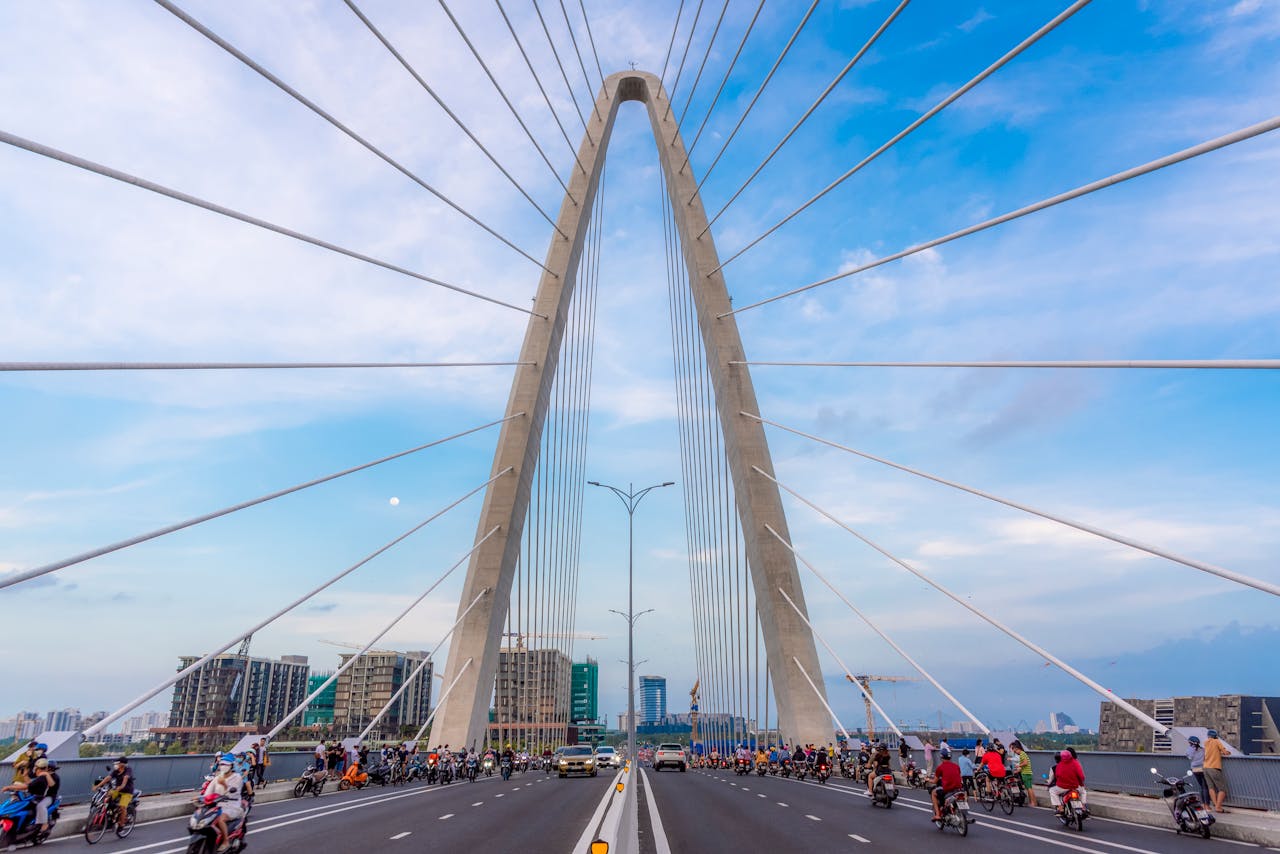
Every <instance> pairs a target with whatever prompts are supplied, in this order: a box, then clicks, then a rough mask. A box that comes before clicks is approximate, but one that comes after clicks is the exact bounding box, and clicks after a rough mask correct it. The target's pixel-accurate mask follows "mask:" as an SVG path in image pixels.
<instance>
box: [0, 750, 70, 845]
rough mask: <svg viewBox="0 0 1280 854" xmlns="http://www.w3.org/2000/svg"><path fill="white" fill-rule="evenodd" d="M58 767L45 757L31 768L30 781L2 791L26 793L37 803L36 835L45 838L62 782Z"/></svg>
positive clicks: (13, 784)
mask: <svg viewBox="0 0 1280 854" xmlns="http://www.w3.org/2000/svg"><path fill="white" fill-rule="evenodd" d="M57 767H58V766H57V765H53V764H50V762H49V760H48V759H45V758H44V757H43V756H42V757H40V758H39V759H37V760H36V761H35V763H34V766H33V767H32V768H31V775H30V779H29V780H27V781H26V782H25V783H11V784H9V785H8V786H5V787H4V788H3V789H0V792H26V793H27V794H28V795H30V796H31V797H32V798H34V799H35V802H36V834H37V838H39V837H40V836H43V835H44V833H45V831H47V830H48V828H49V807H51V806H53V800H54V798H56V797H58V787H59V786H60V785H61V784H62V781H61V780H60V779H59V778H58V775H57V773H56V771H55V769H56V768H57Z"/></svg>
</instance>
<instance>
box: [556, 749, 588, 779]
mask: <svg viewBox="0 0 1280 854" xmlns="http://www.w3.org/2000/svg"><path fill="white" fill-rule="evenodd" d="M556 770H557V771H558V772H559V773H560V776H561V777H568V776H569V775H570V774H585V775H587V776H588V777H594V776H596V756H595V751H593V750H592V749H591V746H590V745H577V746H573V747H566V748H564V749H563V750H561V751H560V758H559V759H558V760H557V764H556Z"/></svg>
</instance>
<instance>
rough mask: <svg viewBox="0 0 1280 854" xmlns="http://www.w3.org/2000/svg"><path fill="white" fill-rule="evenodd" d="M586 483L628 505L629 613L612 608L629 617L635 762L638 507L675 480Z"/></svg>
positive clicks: (630, 747)
mask: <svg viewBox="0 0 1280 854" xmlns="http://www.w3.org/2000/svg"><path fill="white" fill-rule="evenodd" d="M587 483H589V484H591V485H592V486H599V487H601V488H602V489H607V490H609V491H610V492H612V493H613V494H614V495H616V496H618V498H619V500H621V501H622V505H623V506H624V507H626V508H627V613H625V614H623V613H622V612H621V611H613V609H612V608H610V609H609V610H611V611H613V612H614V613H615V614H618V615H619V616H621V617H622V618H623V619H625V620H626V621H627V667H628V670H627V759H629V760H630V761H632V762H635V761H636V620H637V619H639V618H640V617H642V616H643V615H645V614H647V613H649V611H652V610H653V609H652V608H650V609H649V610H648V611H641V612H640V613H639V614H637V613H636V607H635V606H636V600H635V580H636V577H635V564H636V561H635V558H636V550H635V531H636V524H635V522H636V518H635V517H636V508H637V507H638V506H640V499H642V498H644V497H645V496H646V495H648V494H649V493H650V492H652V491H653V490H655V489H661V488H662V487H664V486H675V481H673V480H669V481H667V482H666V483H655V484H654V485H653V486H646V487H645V488H644V489H642V490H640V491H639V492H636V491H635V487H634V485H633V484H630V483H629V484H627V491H626V492H623V491H622V490H621V489H619V488H618V487H616V486H610V485H609V484H607V483H599V482H597V481H594V480H589V481H587Z"/></svg>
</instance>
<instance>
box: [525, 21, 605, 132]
mask: <svg viewBox="0 0 1280 854" xmlns="http://www.w3.org/2000/svg"><path fill="white" fill-rule="evenodd" d="M533 2H534V3H537V2H538V0H533ZM559 3H560V14H561V15H563V16H564V26H565V29H567V30H568V31H569V42H570V43H571V44H572V45H573V55H574V56H576V57H577V58H578V68H580V69H582V82H583V83H585V84H586V86H587V97H588V98H591V90H592V89H593V88H595V87H593V86H592V85H591V76H590V75H589V74H587V65H586V63H585V62H583V61H582V51H581V50H579V49H578V37H577V36H576V35H574V33H573V23H572V22H570V20H569V10H568V9H566V8H565V5H564V0H559ZM600 82H601V84H603V83H604V81H603V80H601V81H600ZM591 108H592V109H593V110H595V113H596V118H598V119H599V120H600V121H604V116H602V115H600V105H599V104H598V103H596V99H595V98H591Z"/></svg>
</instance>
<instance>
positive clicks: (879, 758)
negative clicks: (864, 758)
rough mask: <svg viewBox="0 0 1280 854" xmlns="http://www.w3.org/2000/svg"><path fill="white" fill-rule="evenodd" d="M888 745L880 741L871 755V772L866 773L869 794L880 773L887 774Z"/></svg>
mask: <svg viewBox="0 0 1280 854" xmlns="http://www.w3.org/2000/svg"><path fill="white" fill-rule="evenodd" d="M889 773H891V770H890V768H889V746H888V745H887V744H885V743H884V742H881V743H880V744H879V745H877V746H876V752H875V753H873V754H872V755H871V773H870V774H868V775H867V794H868V795H870V794H871V793H872V790H874V789H875V785H876V780H877V779H878V778H879V777H880V775H881V774H889Z"/></svg>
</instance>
